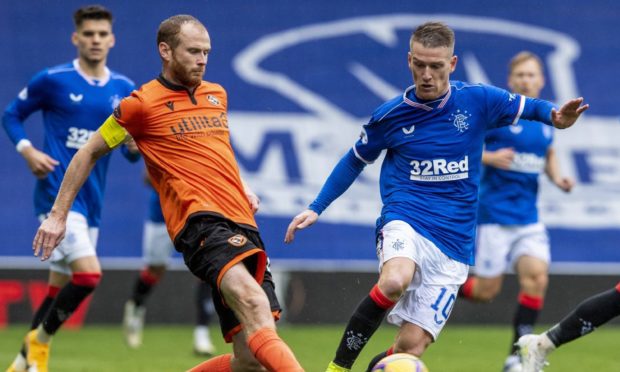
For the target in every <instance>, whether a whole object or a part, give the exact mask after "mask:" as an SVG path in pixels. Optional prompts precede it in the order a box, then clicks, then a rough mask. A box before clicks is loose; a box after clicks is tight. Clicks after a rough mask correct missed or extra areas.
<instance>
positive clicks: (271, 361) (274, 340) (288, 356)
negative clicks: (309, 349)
mask: <svg viewBox="0 0 620 372" xmlns="http://www.w3.org/2000/svg"><path fill="white" fill-rule="evenodd" d="M248 346H249V348H250V350H251V351H252V353H253V354H254V356H255V357H256V359H257V360H258V361H259V363H260V364H262V365H263V367H265V368H267V370H268V371H272V372H300V371H301V372H303V370H304V369H303V368H301V365H300V364H299V362H298V361H297V359H295V355H293V352H292V351H291V349H289V347H288V346H287V345H286V344H285V343H284V341H282V339H281V338H280V337H279V336H278V334H277V333H276V331H275V330H274V329H271V328H261V329H259V330H258V331H256V332H254V333H253V334H251V335H250V337H248Z"/></svg>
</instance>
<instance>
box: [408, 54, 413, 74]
mask: <svg viewBox="0 0 620 372" xmlns="http://www.w3.org/2000/svg"><path fill="white" fill-rule="evenodd" d="M407 65H408V66H409V70H413V54H411V52H407Z"/></svg>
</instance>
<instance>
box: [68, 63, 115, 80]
mask: <svg viewBox="0 0 620 372" xmlns="http://www.w3.org/2000/svg"><path fill="white" fill-rule="evenodd" d="M73 67H74V68H75V71H77V73H78V74H79V75H80V76H81V77H82V78H83V79H84V80H86V82H87V83H88V84H90V85H93V86H96V87H102V86H104V85H106V84H107V83H108V81H110V69H109V68H107V67H104V70H105V75H104V77H102V78H99V79H97V78H94V77H92V76H88V75H86V73H85V72H84V70H82V68H81V67H80V63H79V62H78V60H77V58H76V59H74V60H73Z"/></svg>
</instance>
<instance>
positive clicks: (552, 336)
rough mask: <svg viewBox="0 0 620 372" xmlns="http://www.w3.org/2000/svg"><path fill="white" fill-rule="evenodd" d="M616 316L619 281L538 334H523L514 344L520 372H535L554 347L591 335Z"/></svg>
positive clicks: (619, 297) (619, 311)
mask: <svg viewBox="0 0 620 372" xmlns="http://www.w3.org/2000/svg"><path fill="white" fill-rule="evenodd" d="M618 315H620V282H619V283H618V284H616V287H615V288H612V289H609V290H607V291H604V292H601V293H599V294H596V295H594V296H592V297H590V298H587V299H586V300H584V301H583V302H582V303H580V304H579V305H578V306H577V307H576V308H575V309H574V310H573V311H572V312H571V313H570V314H568V315H567V316H566V317H565V318H564V319H562V321H561V322H560V323H558V324H556V325H554V326H553V327H551V328H550V329H548V330H547V331H546V332H544V333H542V334H540V335H532V334H529V335H524V336H521V338H519V341H518V343H517V345H518V347H519V348H520V354H521V358H522V362H523V372H539V371H542V368H543V367H544V366H545V364H547V363H546V360H545V359H546V357H547V355H548V354H549V353H551V352H552V351H553V350H555V349H556V348H558V347H560V346H561V345H564V344H566V343H568V342H571V341H573V340H575V339H578V338H579V337H582V336H585V335H587V334H589V333H591V332H593V331H594V330H595V329H596V328H597V327H599V326H601V325H603V324H605V323H607V322H608V321H610V320H612V319H613V318H615V317H617V316H618Z"/></svg>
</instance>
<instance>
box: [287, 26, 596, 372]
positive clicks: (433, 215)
mask: <svg viewBox="0 0 620 372" xmlns="http://www.w3.org/2000/svg"><path fill="white" fill-rule="evenodd" d="M409 46H410V51H409V54H408V64H409V68H410V70H411V72H412V74H413V80H414V85H413V86H411V87H409V88H407V89H406V90H405V92H404V93H403V94H402V95H401V96H398V97H395V98H394V99H392V100H390V101H388V102H386V103H384V104H383V105H382V106H380V107H379V108H378V109H377V110H375V112H374V113H373V114H372V116H371V118H370V121H369V122H368V124H366V125H364V127H363V129H362V134H361V136H360V138H359V140H358V141H357V142H356V143H355V145H354V146H353V148H352V149H351V150H350V151H349V152H348V153H347V154H346V155H345V156H344V157H343V158H342V159H341V160H340V162H339V163H338V164H337V165H336V167H335V168H334V170H333V171H332V173H331V175H330V176H329V178H328V179H327V181H326V182H325V185H324V186H323V188H322V189H321V192H320V193H319V195H318V197H317V198H316V199H315V200H314V202H312V204H311V205H310V207H309V209H308V210H306V211H303V212H302V213H300V214H299V215H297V216H296V217H295V218H293V220H292V221H291V223H290V225H289V227H288V229H287V232H286V236H285V242H287V243H290V242H291V241H293V239H294V234H295V232H296V230H299V229H304V228H306V227H308V226H310V225H312V224H313V223H315V222H316V221H317V219H318V216H319V214H320V213H321V212H323V211H324V210H325V209H326V208H327V206H329V204H330V203H331V202H333V201H334V200H336V199H337V198H338V197H339V196H340V195H341V194H342V193H344V192H345V191H346V189H347V188H348V187H349V186H350V185H351V184H352V183H353V181H354V180H355V179H356V177H357V176H358V175H359V174H360V173H361V171H362V170H363V169H364V167H365V166H366V164H370V163H372V162H373V161H375V160H376V159H377V158H378V157H379V155H380V154H381V152H382V151H383V150H387V152H386V154H385V158H384V160H383V165H382V168H381V178H380V190H381V198H382V201H383V209H382V212H381V216H380V217H379V218H378V219H377V235H376V236H377V241H376V243H377V244H376V246H377V253H378V258H379V263H380V267H381V271H380V275H379V281H378V283H377V285H375V286H374V287H373V288H372V290H371V291H370V293H369V295H368V296H366V297H365V298H364V299H363V300H362V302H361V303H360V304H359V305H358V307H357V309H356V310H355V312H354V314H353V315H352V317H351V319H350V320H349V323H348V324H347V327H346V329H345V332H344V334H343V337H342V340H341V342H340V345H339V346H338V350H337V351H336V357H335V358H334V360H333V361H332V362H330V364H329V366H328V368H327V370H328V371H349V370H350V369H351V367H352V365H353V363H354V361H355V359H356V358H357V356H358V355H359V353H360V352H361V350H362V348H363V347H364V345H365V344H366V343H367V342H368V340H369V338H370V337H371V336H372V334H373V333H374V332H375V330H376V329H377V327H379V324H380V323H381V321H382V319H383V317H384V316H385V314H386V313H388V310H390V309H392V310H391V311H390V312H389V314H388V321H389V322H390V323H393V324H395V325H398V326H399V327H400V330H399V332H398V335H397V336H396V339H395V342H394V345H393V346H392V347H391V348H390V350H388V352H386V353H384V355H385V354H387V353H391V352H401V353H409V354H413V355H416V356H421V355H422V353H423V352H424V351H425V350H426V348H427V347H428V346H429V345H430V344H431V343H432V342H433V341H435V340H436V339H437V337H438V335H439V332H440V331H441V329H442V328H443V326H444V325H445V324H446V321H447V319H448V316H449V315H450V312H451V310H452V307H453V306H454V302H455V299H456V294H457V290H458V288H459V286H460V285H461V284H463V282H464V281H465V280H466V278H467V272H468V269H469V265H472V264H473V263H474V238H475V235H476V214H477V200H478V184H479V182H480V171H481V157H482V148H483V143H484V138H485V135H486V132H487V130H489V129H493V128H497V127H501V126H507V125H511V124H516V123H518V122H519V120H520V119H521V118H523V119H528V120H536V121H541V122H544V123H545V124H548V125H553V126H555V127H557V128H567V127H570V126H571V125H572V124H574V123H575V121H576V120H577V118H578V117H579V116H580V115H581V113H582V112H584V111H585V110H586V109H587V108H588V106H587V105H582V103H583V99H582V98H578V99H574V100H570V101H568V102H567V103H566V104H564V105H563V106H562V107H561V108H560V109H559V110H556V109H555V108H554V106H553V105H552V104H551V103H549V102H546V101H541V100H537V99H532V98H527V97H525V96H522V95H519V94H513V93H510V92H507V91H505V90H502V89H499V88H495V87H492V86H486V85H481V84H466V83H463V82H458V81H454V82H451V81H450V80H449V78H450V73H452V72H453V71H454V69H455V68H456V63H457V57H456V56H455V55H454V32H453V31H452V30H451V29H450V28H449V27H447V26H446V25H445V24H443V23H439V22H428V23H425V24H422V25H420V26H419V27H418V28H417V29H416V30H415V31H414V33H413V35H412V37H411V39H410V43H409Z"/></svg>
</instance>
